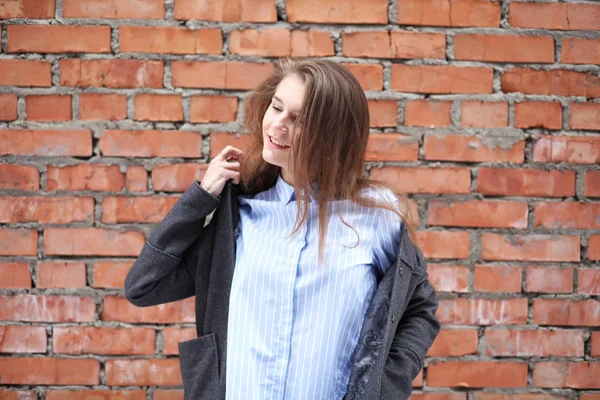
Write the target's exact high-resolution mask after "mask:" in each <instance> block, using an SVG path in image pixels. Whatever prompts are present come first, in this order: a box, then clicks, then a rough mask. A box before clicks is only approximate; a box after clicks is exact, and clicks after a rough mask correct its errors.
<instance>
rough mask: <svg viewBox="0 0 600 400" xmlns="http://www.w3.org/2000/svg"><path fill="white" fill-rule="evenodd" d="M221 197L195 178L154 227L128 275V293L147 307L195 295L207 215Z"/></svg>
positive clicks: (131, 298)
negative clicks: (198, 245)
mask: <svg viewBox="0 0 600 400" xmlns="http://www.w3.org/2000/svg"><path fill="white" fill-rule="evenodd" d="M218 204H219V199H218V198H217V197H215V196H213V195H212V194H210V193H209V192H208V191H206V190H205V189H203V188H202V187H201V186H200V184H199V183H198V182H194V183H193V184H192V185H191V186H190V187H189V189H188V190H187V191H186V192H185V193H184V194H183V196H181V198H180V199H179V200H178V201H177V203H176V204H175V205H174V206H173V208H172V209H171V210H170V211H169V213H168V214H167V215H166V216H165V218H164V219H163V220H162V221H161V222H160V223H159V224H158V225H157V227H156V228H155V229H154V231H153V232H152V234H151V235H150V237H149V238H148V240H147V241H146V243H145V244H144V247H143V248H142V251H141V253H140V255H139V256H138V258H137V260H136V261H135V263H134V264H133V266H132V267H131V269H130V270H129V273H128V274H127V277H126V279H125V296H126V297H127V299H128V300H129V301H130V302H131V303H133V304H134V305H136V306H139V307H146V306H152V305H156V304H162V303H168V302H171V301H175V300H181V299H184V298H187V297H190V296H193V295H194V280H195V268H196V265H197V264H198V263H199V262H209V260H204V261H203V260H199V259H198V254H196V252H195V251H194V249H195V246H191V245H192V243H194V242H195V241H196V240H202V235H203V234H204V232H205V230H204V229H203V227H204V221H205V220H206V217H207V216H208V215H209V214H210V213H211V212H212V211H213V210H214V209H215V208H216V207H217V205H218Z"/></svg>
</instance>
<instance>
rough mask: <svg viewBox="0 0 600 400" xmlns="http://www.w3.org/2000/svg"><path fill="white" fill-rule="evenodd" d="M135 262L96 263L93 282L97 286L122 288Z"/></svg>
mask: <svg viewBox="0 0 600 400" xmlns="http://www.w3.org/2000/svg"><path fill="white" fill-rule="evenodd" d="M132 264H133V262H118V261H114V262H112V261H103V262H97V263H95V264H94V271H93V283H92V287H95V288H109V289H112V288H114V289H122V288H124V287H125V277H126V276H127V273H128V272H129V270H130V269H131V265H132Z"/></svg>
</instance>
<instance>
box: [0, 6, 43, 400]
mask: <svg viewBox="0 0 600 400" xmlns="http://www.w3.org/2000/svg"><path fill="white" fill-rule="evenodd" d="M0 18H2V17H1V16H0ZM0 399H2V400H38V395H37V393H36V392H31V391H25V390H12V389H0Z"/></svg>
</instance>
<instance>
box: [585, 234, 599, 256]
mask: <svg viewBox="0 0 600 400" xmlns="http://www.w3.org/2000/svg"><path fill="white" fill-rule="evenodd" d="M587 255H588V260H600V235H592V236H590V239H589V241H588V254H587Z"/></svg>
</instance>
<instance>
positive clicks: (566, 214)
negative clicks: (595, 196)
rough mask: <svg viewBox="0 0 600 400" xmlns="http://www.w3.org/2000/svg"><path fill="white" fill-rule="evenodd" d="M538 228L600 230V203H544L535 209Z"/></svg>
mask: <svg viewBox="0 0 600 400" xmlns="http://www.w3.org/2000/svg"><path fill="white" fill-rule="evenodd" d="M534 214H535V220H534V224H535V226H536V227H540V226H543V227H545V228H551V229H600V218H599V216H600V203H579V202H560V203H557V202H543V203H537V204H536V205H535V209H534Z"/></svg>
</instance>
